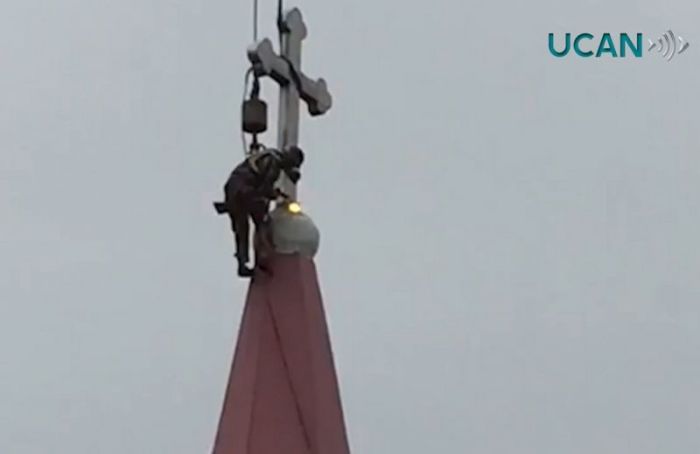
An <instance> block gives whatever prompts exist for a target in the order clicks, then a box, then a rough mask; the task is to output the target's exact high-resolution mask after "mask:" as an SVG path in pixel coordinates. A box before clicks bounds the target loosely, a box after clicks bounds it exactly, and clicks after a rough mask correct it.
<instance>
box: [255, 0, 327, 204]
mask: <svg viewBox="0 0 700 454" xmlns="http://www.w3.org/2000/svg"><path fill="white" fill-rule="evenodd" d="M281 27H282V30H283V31H284V33H283V34H282V43H281V44H282V49H281V53H282V55H281V56H279V55H277V54H275V51H274V49H273V47H272V42H271V41H270V39H268V38H265V39H264V40H262V41H258V42H257V43H255V44H253V45H252V46H250V47H249V48H248V59H249V60H250V62H251V63H252V64H253V68H254V70H255V73H256V75H257V76H269V77H271V78H272V79H274V80H275V81H276V82H277V83H278V84H279V85H280V99H279V116H278V122H277V147H278V148H279V149H280V150H284V149H285V148H287V147H290V146H293V145H297V144H298V140H299V107H300V106H299V104H300V99H303V100H304V101H305V102H306V104H307V106H308V109H309V113H310V114H311V115H312V116H317V115H323V114H324V113H326V112H327V111H328V109H330V108H331V104H332V99H331V95H330V93H329V92H328V89H327V87H326V81H325V80H323V79H317V80H312V79H310V78H309V77H307V76H306V75H305V74H304V73H303V72H301V42H302V41H303V40H304V38H306V25H305V24H304V20H303V18H302V17H301V11H299V9H298V8H294V9H292V10H290V11H287V13H286V14H285V15H284V17H283V19H282V23H281ZM278 185H279V187H280V189H281V190H282V191H283V192H284V193H285V194H287V195H289V197H290V198H291V200H296V196H297V194H296V192H297V191H296V185H295V184H294V183H292V182H291V180H289V178H287V176H286V175H284V174H283V175H282V176H281V178H280V181H279V182H278Z"/></svg>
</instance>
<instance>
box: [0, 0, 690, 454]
mask: <svg viewBox="0 0 700 454" xmlns="http://www.w3.org/2000/svg"><path fill="white" fill-rule="evenodd" d="M249 3H250V2H247V1H245V2H237V1H230V0H227V1H220V0H211V1H206V2H205V1H203V0H188V1H184V0H182V1H172V0H169V1H166V0H150V1H143V0H121V1H119V2H115V1H106V0H63V1H61V2H58V1H37V0H21V1H20V0H6V1H4V2H2V5H1V6H0V61H1V65H2V66H1V68H2V70H1V71H0V210H1V213H2V215H1V216H2V217H1V222H0V452H2V453H3V454H46V453H71V454H93V453H101V454H102V453H104V454H112V453H114V454H117V453H119V454H121V453H129V454H160V453H170V454H191V453H205V452H208V450H209V449H210V446H211V443H212V440H213V437H214V432H215V427H216V423H217V419H218V416H219V410H220V404H221V400H222V396H223V391H224V385H225V382H226V379H227V374H228V368H229V365H230V360H231V354H232V351H233V343H234V339H235V334H236V329H237V325H238V320H239V316H240V313H241V309H242V301H243V297H244V293H245V283H244V282H241V281H239V280H236V279H234V277H233V274H234V269H233V263H232V262H233V260H232V257H231V253H232V241H231V238H230V234H229V232H228V227H227V224H226V222H225V221H224V220H223V219H221V218H217V217H216V216H215V215H214V213H213V211H212V208H211V206H210V202H211V201H212V200H213V199H215V198H218V197H219V193H220V187H221V185H222V183H223V181H224V179H225V177H226V176H227V173H228V171H229V170H230V168H231V167H232V166H233V164H234V163H235V161H236V160H237V159H239V157H240V156H241V150H240V145H239V144H240V138H239V135H238V130H237V125H238V112H239V99H240V96H241V90H242V81H241V76H242V73H243V71H244V69H245V67H246V60H245V58H244V49H245V46H246V45H247V44H248V43H249V41H250V40H251V34H252V27H251V15H250V11H251V6H250V4H249ZM262 3H263V4H262V5H261V8H262V9H261V35H266V34H267V35H273V34H274V19H273V16H274V9H275V5H274V2H272V1H263V2H262ZM296 4H297V5H299V6H301V7H302V8H303V10H304V13H305V17H306V20H307V22H308V23H309V25H310V40H309V41H308V42H307V45H306V47H305V50H304V69H305V70H306V71H307V72H308V73H309V74H310V75H323V76H324V77H326V78H327V80H328V82H329V86H330V88H331V90H332V91H333V94H334V97H335V106H334V108H333V110H332V111H331V113H330V114H329V115H328V116H327V117H324V118H319V119H309V118H305V119H304V121H303V124H302V131H301V134H302V135H301V144H302V146H304V148H305V149H306V150H307V152H308V154H309V156H310V159H309V160H308V165H306V171H305V179H304V180H303V185H302V188H301V197H302V199H303V202H304V203H305V206H306V208H307V210H308V211H309V212H310V213H311V214H312V215H313V216H314V218H315V220H316V221H317V223H318V224H319V226H320V227H321V229H322V232H323V240H322V246H321V252H320V255H319V257H318V260H317V262H318V265H319V269H320V277H321V279H322V287H323V292H324V295H325V299H326V304H327V311H328V317H329V323H330V325H331V329H332V339H333V343H334V349H335V352H336V360H337V365H338V370H339V373H340V378H341V386H342V392H343V398H344V404H345V410H346V416H347V422H348V428H349V434H350V438H351V443H352V448H353V451H354V452H355V453H361V454H389V453H416V454H418V453H428V452H429V453H461V452H464V453H467V452H468V453H485V454H494V453H508V454H510V453H518V454H522V453H533V454H542V453H556V454H560V453H581V454H589V453H598V454H602V453H616V454H618V453H630V454H631V453H634V454H639V453H662V452H663V453H674V454H684V453H688V454H690V453H697V452H699V451H700V410H698V406H699V405H700V394H699V391H698V390H699V385H700V376H699V374H700V350H699V348H698V347H700V332H699V331H698V322H699V321H700V320H699V318H700V309H699V308H698V302H699V300H700V282H699V281H698V276H699V272H700V250H699V249H700V241H698V231H699V230H700V214H698V213H699V208H700V179H699V178H698V177H699V176H700V167H699V166H700V158H699V153H700V146H699V145H700V136H699V134H700V133H699V128H698V122H697V119H698V114H699V113H700V103H699V101H700V86H699V85H698V82H697V81H698V80H700V78H699V77H698V76H699V75H698V70H699V69H700V56H699V55H700V54H699V53H698V52H700V34H699V33H698V24H700V3H698V2H697V1H691V0H683V1H681V0H677V1H669V2H662V3H660V2H658V1H656V0H653V1H652V0H644V1H636V2H631V1H625V2H615V3H611V2H606V1H602V0H600V1H577V2H561V1H555V0H534V1H530V2H515V1H511V2H461V1H456V0H441V1H432V2H427V1H426V2H414V3H412V4H410V3H409V2H400V1H398V0H393V1H388V0H382V1H374V2H355V1H351V0H342V1H340V0H338V1H333V2H328V1H321V0H303V1H302V0H299V1H298V2H297V3H296ZM290 5H291V4H290ZM667 28H672V29H673V30H674V31H675V32H676V33H677V34H680V35H682V36H683V37H684V38H686V39H687V40H689V41H690V42H691V47H690V48H689V49H688V51H687V52H686V53H685V54H683V55H681V56H679V57H677V58H676V59H675V60H674V61H673V62H671V63H666V62H664V61H663V60H661V59H660V58H659V57H658V56H656V55H648V56H646V57H645V58H643V59H641V60H635V59H627V60H612V59H601V60H594V59H589V60H584V59H575V58H568V59H564V60H556V59H553V58H552V57H550V56H549V54H548V52H547V34H548V33H549V32H557V33H564V32H567V31H570V32H574V33H578V32H591V33H594V34H600V33H602V32H605V31H609V32H612V33H618V32H623V31H624V32H629V33H636V32H638V31H641V32H644V33H645V34H646V36H647V37H656V35H658V34H660V33H662V32H663V31H664V30H666V29H667ZM264 95H265V96H266V97H267V98H268V99H271V98H272V97H273V96H275V95H276V90H274V87H273V86H272V85H269V84H268V85H266V86H265V87H264ZM273 108H274V106H273ZM265 140H266V141H268V142H273V141H274V134H268V136H267V137H266V138H265Z"/></svg>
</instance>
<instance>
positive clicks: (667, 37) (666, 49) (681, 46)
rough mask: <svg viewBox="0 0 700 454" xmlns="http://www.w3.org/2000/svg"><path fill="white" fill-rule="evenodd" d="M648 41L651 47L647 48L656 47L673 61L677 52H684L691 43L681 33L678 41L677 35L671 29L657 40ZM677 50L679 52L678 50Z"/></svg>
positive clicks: (667, 58)
mask: <svg viewBox="0 0 700 454" xmlns="http://www.w3.org/2000/svg"><path fill="white" fill-rule="evenodd" d="M648 41H649V49H647V50H652V49H654V48H656V51H657V52H659V53H661V56H663V57H664V58H665V59H666V60H668V61H671V59H672V58H673V56H674V55H676V53H678V54H682V53H683V52H684V51H685V50H686V49H687V48H688V46H690V43H689V42H687V41H685V40H684V39H683V38H682V37H681V36H680V35H679V36H678V41H676V35H674V34H673V31H671V30H669V31H667V32H666V33H664V34H663V35H661V37H660V38H659V39H657V40H656V41H652V40H648ZM676 50H677V51H678V52H676Z"/></svg>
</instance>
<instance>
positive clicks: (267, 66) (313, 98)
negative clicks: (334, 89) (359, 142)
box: [248, 38, 333, 116]
mask: <svg viewBox="0 0 700 454" xmlns="http://www.w3.org/2000/svg"><path fill="white" fill-rule="evenodd" d="M248 59H249V60H250V62H251V63H252V64H253V68H255V72H256V74H257V75H258V76H270V77H272V78H273V79H274V80H275V81H277V83H279V84H280V85H282V86H285V85H288V84H291V83H294V75H293V73H292V70H291V68H290V63H289V62H288V61H287V60H285V59H284V58H282V57H280V56H278V55H277V54H275V51H274V48H273V47H272V41H270V39H268V38H265V39H264V40H262V41H259V42H257V43H255V44H253V45H251V46H250V47H249V48H248ZM295 69H296V73H297V75H298V76H299V85H300V86H299V87H298V88H299V96H300V97H301V99H303V100H304V101H305V102H306V104H307V106H308V108H309V113H310V114H311V115H312V116H317V115H323V114H324V113H326V112H327V111H328V110H329V109H330V108H331V105H332V104H333V99H332V97H331V94H330V92H329V91H328V87H327V86H326V81H325V80H323V79H322V78H319V79H317V80H313V79H310V78H309V77H307V76H306V75H305V74H304V73H302V72H301V71H299V68H295Z"/></svg>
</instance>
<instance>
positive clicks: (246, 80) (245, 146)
mask: <svg viewBox="0 0 700 454" xmlns="http://www.w3.org/2000/svg"><path fill="white" fill-rule="evenodd" d="M252 73H253V68H252V67H251V68H248V71H246V72H245V78H244V79H243V99H242V101H241V104H243V103H244V102H245V98H246V94H247V93H248V83H249V81H250V75H251V74H252ZM241 142H243V153H245V154H246V155H248V144H247V143H246V141H245V131H243V128H241Z"/></svg>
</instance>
